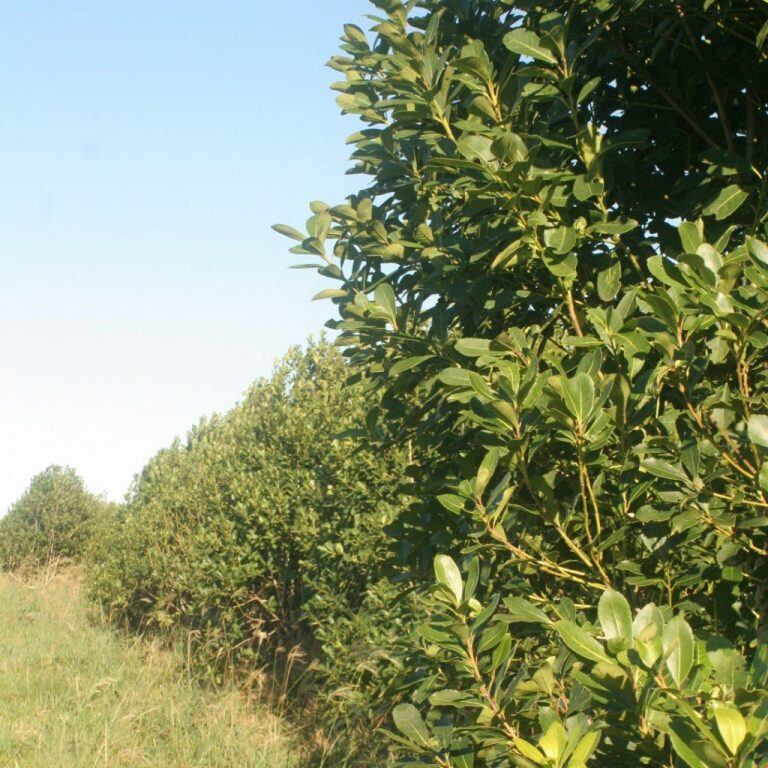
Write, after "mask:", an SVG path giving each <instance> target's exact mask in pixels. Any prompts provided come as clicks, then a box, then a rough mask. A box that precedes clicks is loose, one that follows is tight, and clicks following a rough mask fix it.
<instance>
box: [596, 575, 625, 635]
mask: <svg viewBox="0 0 768 768" xmlns="http://www.w3.org/2000/svg"><path fill="white" fill-rule="evenodd" d="M597 616H598V618H599V619H600V626H601V627H602V629H603V634H604V635H605V638H606V640H623V641H624V642H625V643H626V644H627V645H628V646H629V645H631V644H632V610H631V608H630V607H629V603H628V602H627V600H626V598H625V597H624V596H623V595H620V594H619V593H618V592H616V591H615V590H613V589H609V590H607V591H606V592H603V594H602V596H601V597H600V601H599V602H598V604H597Z"/></svg>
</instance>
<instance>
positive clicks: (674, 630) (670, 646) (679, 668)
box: [662, 616, 694, 687]
mask: <svg viewBox="0 0 768 768" xmlns="http://www.w3.org/2000/svg"><path fill="white" fill-rule="evenodd" d="M662 643H663V646H664V655H665V657H666V666H667V669H668V670H669V674H670V675H671V676H672V679H673V680H674V681H675V684H676V685H677V686H678V687H680V686H682V685H683V683H684V682H685V679H686V678H687V677H688V673H689V672H690V671H691V667H692V666H693V660H694V639H693V631H692V630H691V628H690V626H689V625H688V622H687V621H686V620H685V619H683V618H681V617H680V616H675V618H673V619H672V620H671V621H668V622H667V624H666V625H665V627H664V633H663V635H662Z"/></svg>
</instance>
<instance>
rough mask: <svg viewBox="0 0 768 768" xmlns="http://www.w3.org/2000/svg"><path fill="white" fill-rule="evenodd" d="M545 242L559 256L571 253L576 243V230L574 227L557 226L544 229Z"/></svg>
mask: <svg viewBox="0 0 768 768" xmlns="http://www.w3.org/2000/svg"><path fill="white" fill-rule="evenodd" d="M544 244H545V245H546V246H547V248H551V249H552V250H553V251H554V252H555V253H556V254H558V256H562V255H563V254H566V253H569V252H570V251H572V250H573V246H574V245H576V230H575V229H573V228H572V227H556V228H555V229H547V230H545V231H544Z"/></svg>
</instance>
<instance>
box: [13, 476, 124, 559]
mask: <svg viewBox="0 0 768 768" xmlns="http://www.w3.org/2000/svg"><path fill="white" fill-rule="evenodd" d="M113 514H114V505H112V504H109V503H107V502H105V501H103V500H102V499H100V498H98V497H96V496H94V495H93V494H92V493H89V492H88V490H87V489H86V487H85V484H84V483H83V481H82V479H81V478H80V477H79V476H78V475H77V473H76V472H75V470H74V469H72V468H71V467H60V466H57V465H52V466H50V467H48V468H47V469H45V470H43V471H42V472H40V473H39V474H37V475H35V476H34V477H33V478H32V480H31V481H30V484H29V487H28V488H27V489H26V491H24V493H23V494H22V496H21V497H20V498H19V499H18V501H16V502H15V503H14V504H13V505H12V506H11V508H10V509H9V510H8V512H7V513H6V514H5V515H4V516H3V517H2V518H0V567H2V568H4V569H7V570H16V569H19V568H22V567H30V568H39V567H41V566H45V565H46V564H48V563H51V562H53V561H59V560H66V561H79V560H81V559H82V558H83V556H84V555H85V554H86V552H87V549H88V547H89V544H90V541H91V539H92V537H93V536H94V535H95V533H96V531H100V530H102V529H103V527H104V526H105V525H106V524H107V523H108V521H111V519H112V515H113Z"/></svg>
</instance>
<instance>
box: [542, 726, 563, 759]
mask: <svg viewBox="0 0 768 768" xmlns="http://www.w3.org/2000/svg"><path fill="white" fill-rule="evenodd" d="M567 741H568V735H567V734H566V732H565V728H563V726H562V724H561V723H560V721H559V720H553V721H552V722H551V723H550V724H549V727H548V728H547V730H546V732H545V733H544V735H543V736H542V737H541V738H540V739H539V749H540V750H541V751H542V752H543V753H544V754H545V755H546V756H547V757H548V758H549V759H550V760H554V761H555V764H557V762H558V761H559V759H560V755H562V754H563V751H564V750H565V745H566V743H567Z"/></svg>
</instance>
